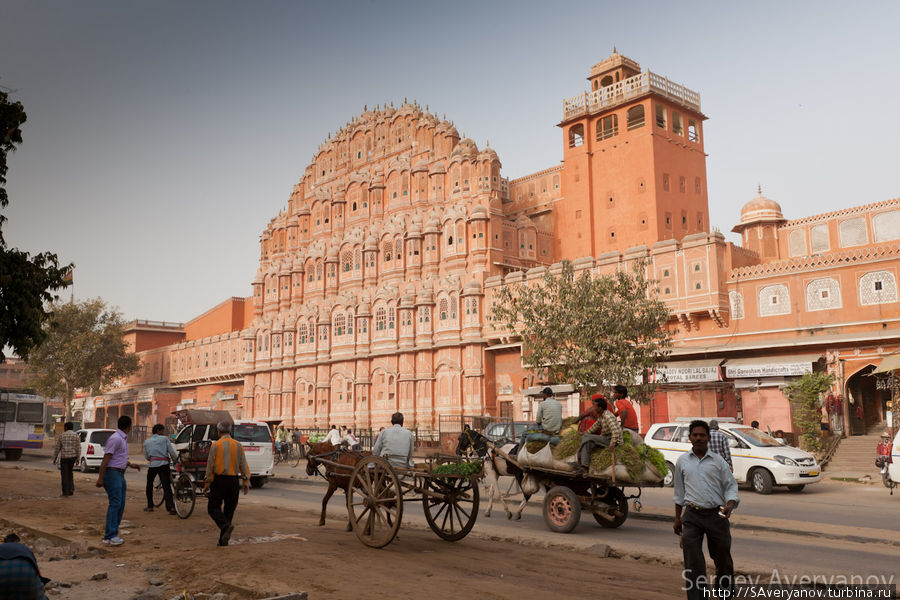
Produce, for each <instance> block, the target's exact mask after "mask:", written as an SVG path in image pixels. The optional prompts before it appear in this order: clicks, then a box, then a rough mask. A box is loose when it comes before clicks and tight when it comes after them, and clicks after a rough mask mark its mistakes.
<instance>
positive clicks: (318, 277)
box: [316, 261, 322, 281]
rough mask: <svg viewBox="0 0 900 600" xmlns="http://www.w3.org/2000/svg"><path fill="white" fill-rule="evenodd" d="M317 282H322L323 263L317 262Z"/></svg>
mask: <svg viewBox="0 0 900 600" xmlns="http://www.w3.org/2000/svg"><path fill="white" fill-rule="evenodd" d="M316 281H322V261H317V262H316Z"/></svg>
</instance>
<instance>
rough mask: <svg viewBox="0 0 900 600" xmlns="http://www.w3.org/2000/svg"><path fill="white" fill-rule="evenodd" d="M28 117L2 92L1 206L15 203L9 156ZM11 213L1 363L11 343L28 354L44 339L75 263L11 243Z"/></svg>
mask: <svg viewBox="0 0 900 600" xmlns="http://www.w3.org/2000/svg"><path fill="white" fill-rule="evenodd" d="M26 119H27V116H26V115H25V109H24V107H23V106H22V103H21V102H10V100H9V95H8V94H7V93H6V92H3V91H0V209H4V208H6V207H7V205H8V204H9V197H8V195H7V193H6V173H7V164H6V157H7V155H8V154H9V153H10V152H13V151H15V149H16V146H17V145H18V144H21V143H22V130H21V126H22V124H23V123H24V122H25V120H26ZM5 222H6V217H5V216H3V214H2V213H0V362H3V361H4V360H5V358H6V357H5V355H4V354H3V349H4V348H5V347H7V346H9V347H11V348H12V349H13V350H14V351H15V352H16V354H18V355H19V356H20V357H22V358H24V359H27V358H28V355H29V353H30V352H31V351H32V349H33V348H34V347H35V346H37V345H38V344H40V343H41V342H42V341H43V339H44V329H43V325H44V323H45V322H46V321H47V318H48V317H49V314H50V313H49V311H48V310H47V306H48V304H49V303H50V302H53V301H54V300H56V299H57V297H56V295H55V294H53V292H54V291H56V290H58V289H61V288H63V287H65V286H66V285H68V284H67V283H66V281H65V276H66V273H67V272H68V271H69V269H71V268H72V265H71V264H69V265H65V266H60V265H59V259H57V257H56V255H55V254H52V253H50V252H41V253H39V254H36V255H34V256H31V255H30V254H29V253H28V252H22V251H21V250H17V249H16V248H8V247H7V245H6V240H5V239H4V238H3V224H4V223H5Z"/></svg>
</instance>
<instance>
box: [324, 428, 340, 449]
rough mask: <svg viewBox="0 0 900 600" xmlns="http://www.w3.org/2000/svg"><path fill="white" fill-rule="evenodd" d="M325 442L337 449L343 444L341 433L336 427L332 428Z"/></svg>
mask: <svg viewBox="0 0 900 600" xmlns="http://www.w3.org/2000/svg"><path fill="white" fill-rule="evenodd" d="M325 441H326V442H328V443H329V444H331V445H332V446H334V447H335V448H337V447H338V446H339V445H340V444H341V432H340V431H338V430H337V427H336V426H334V425H332V426H331V430H330V431H329V432H328V435H326V436H325Z"/></svg>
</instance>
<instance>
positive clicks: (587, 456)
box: [578, 433, 609, 469]
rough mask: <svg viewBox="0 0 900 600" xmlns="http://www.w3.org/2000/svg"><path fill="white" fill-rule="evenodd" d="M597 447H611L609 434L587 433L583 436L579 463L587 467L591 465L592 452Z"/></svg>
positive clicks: (579, 448) (579, 450)
mask: <svg viewBox="0 0 900 600" xmlns="http://www.w3.org/2000/svg"><path fill="white" fill-rule="evenodd" d="M595 448H609V436H608V435H604V434H601V435H594V434H592V433H586V434H584V435H583V436H581V445H580V446H579V447H578V464H579V465H581V466H582V467H584V468H585V469H587V468H588V467H590V466H591V454H593V452H594V449H595Z"/></svg>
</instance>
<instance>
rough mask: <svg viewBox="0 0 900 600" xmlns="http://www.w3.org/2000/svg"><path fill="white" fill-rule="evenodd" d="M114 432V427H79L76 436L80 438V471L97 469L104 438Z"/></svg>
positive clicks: (104, 442) (100, 459) (101, 460)
mask: <svg viewBox="0 0 900 600" xmlns="http://www.w3.org/2000/svg"><path fill="white" fill-rule="evenodd" d="M115 432H116V430H115V429H79V430H78V432H77V433H78V437H79V439H80V440H81V460H80V461H79V463H78V468H79V469H81V472H82V473H87V472H88V471H90V470H91V469H99V468H100V463H101V462H103V450H104V448H106V440H108V439H109V436H111V435H112V434H114V433H115Z"/></svg>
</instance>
